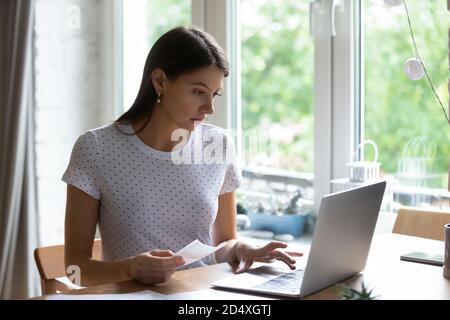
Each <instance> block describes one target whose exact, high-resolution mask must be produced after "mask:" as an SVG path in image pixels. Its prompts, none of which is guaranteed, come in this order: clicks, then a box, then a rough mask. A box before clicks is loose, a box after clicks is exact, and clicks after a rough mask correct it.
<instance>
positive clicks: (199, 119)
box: [191, 117, 206, 121]
mask: <svg viewBox="0 0 450 320" xmlns="http://www.w3.org/2000/svg"><path fill="white" fill-rule="evenodd" d="M205 119H206V117H203V118H198V119H194V118H191V120H192V121H204V120H205Z"/></svg>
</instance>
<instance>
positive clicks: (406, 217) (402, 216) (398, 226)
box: [392, 207, 450, 241]
mask: <svg viewBox="0 0 450 320" xmlns="http://www.w3.org/2000/svg"><path fill="white" fill-rule="evenodd" d="M447 223H450V211H442V210H430V209H422V208H416V207H401V208H400V210H399V211H398V215H397V219H396V220H395V224H394V229H393V230H392V232H393V233H399V234H405V235H410V236H415V237H421V238H428V239H434V240H442V241H444V239H445V233H444V225H445V224H447Z"/></svg>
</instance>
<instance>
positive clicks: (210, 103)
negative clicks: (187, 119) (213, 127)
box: [202, 99, 214, 114]
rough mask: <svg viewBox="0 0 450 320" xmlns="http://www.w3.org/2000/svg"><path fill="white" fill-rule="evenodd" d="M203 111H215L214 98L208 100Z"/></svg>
mask: <svg viewBox="0 0 450 320" xmlns="http://www.w3.org/2000/svg"><path fill="white" fill-rule="evenodd" d="M202 112H203V113H206V114H213V113H214V99H209V100H208V102H207V103H205V104H204V105H203V108H202Z"/></svg>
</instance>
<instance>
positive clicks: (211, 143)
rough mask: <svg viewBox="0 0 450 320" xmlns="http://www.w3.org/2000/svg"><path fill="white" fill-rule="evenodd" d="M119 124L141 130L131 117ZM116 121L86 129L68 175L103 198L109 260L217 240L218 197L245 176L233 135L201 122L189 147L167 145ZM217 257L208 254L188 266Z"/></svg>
mask: <svg viewBox="0 0 450 320" xmlns="http://www.w3.org/2000/svg"><path fill="white" fill-rule="evenodd" d="M117 127H119V128H120V129H121V131H123V132H125V133H133V132H134V131H133V127H132V126H131V125H130V124H117ZM117 127H116V125H114V123H111V124H108V125H106V126H103V127H100V128H97V129H92V130H89V131H87V132H85V133H84V134H82V135H81V136H80V137H79V138H78V140H77V141H76V143H75V145H74V147H73V150H72V154H71V158H70V163H69V165H68V167H67V169H66V171H65V173H64V175H63V177H62V180H63V181H65V182H66V183H68V184H71V185H73V186H75V187H77V188H79V189H81V190H82V191H84V192H86V193H87V194H89V195H90V196H92V197H93V198H95V199H99V200H100V213H99V230H100V235H101V239H102V246H103V259H104V260H107V261H111V260H118V259H123V258H126V257H130V256H135V255H138V254H140V253H142V252H145V251H149V250H154V249H162V250H165V249H169V250H172V251H173V252H177V251H178V250H180V249H181V248H182V247H184V246H185V245H187V244H189V243H190V242H191V241H193V240H195V239H199V240H200V241H201V242H202V243H205V244H208V245H212V237H211V232H212V226H213V223H214V220H215V218H216V214H217V209H218V197H219V195H221V194H224V193H227V192H232V191H234V190H235V189H237V188H238V187H239V186H240V185H241V181H242V177H241V174H240V171H239V169H238V166H237V162H236V156H235V151H234V147H233V143H232V142H231V138H230V137H229V136H228V135H227V134H226V133H225V131H224V130H223V129H220V128H218V127H215V126H212V125H207V124H199V125H198V126H197V127H196V129H195V130H194V132H193V133H192V134H191V136H190V138H189V137H186V139H185V140H184V141H187V143H185V145H184V146H181V147H180V148H179V149H178V150H177V151H174V152H163V151H159V150H156V149H154V148H151V147H150V146H148V145H147V144H145V143H144V142H143V141H142V140H141V139H140V138H139V137H138V136H136V135H125V134H123V133H121V132H120V131H119V130H118V128H117ZM177 141H179V140H177ZM175 155H176V156H177V157H175ZM180 159H181V160H180ZM213 262H214V260H213V258H212V257H207V258H205V259H203V260H202V261H199V262H197V263H195V264H191V265H190V266H188V267H194V266H201V265H205V264H210V263H213Z"/></svg>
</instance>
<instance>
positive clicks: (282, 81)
mask: <svg viewBox="0 0 450 320" xmlns="http://www.w3.org/2000/svg"><path fill="white" fill-rule="evenodd" d="M245 3H246V6H247V7H244V9H243V15H245V19H243V21H242V34H241V38H242V59H243V60H242V61H243V62H242V111H243V114H242V115H243V117H242V124H243V129H244V130H249V129H251V128H255V127H259V126H263V125H265V124H267V125H270V124H273V123H280V124H281V125H282V127H284V128H293V127H294V128H298V130H297V131H296V132H295V134H294V135H293V136H292V137H291V138H290V139H287V140H286V141H285V143H283V144H281V145H280V149H281V150H280V151H281V159H280V160H281V162H280V167H282V168H284V169H290V170H298V171H304V172H311V171H312V170H313V149H314V145H313V141H314V126H313V124H314V123H313V120H314V118H313V104H314V101H313V99H314V98H313V80H314V70H313V68H314V61H313V55H314V47H313V42H312V39H311V37H310V36H309V34H308V30H309V26H308V8H307V3H306V2H305V1H293V0H291V1H283V5H280V4H279V3H277V2H276V1H261V0H258V1H257V0H246V1H245ZM408 5H409V10H410V14H411V20H412V24H413V30H414V32H415V35H416V41H417V45H418V47H419V51H420V53H421V56H422V58H423V60H424V62H425V64H426V66H427V69H428V73H429V75H430V77H431V79H432V81H433V83H434V84H435V87H436V89H437V92H438V94H439V95H440V97H441V99H442V100H443V103H444V106H445V105H446V104H447V99H446V98H447V78H448V66H447V28H448V12H447V10H446V7H445V3H444V1H440V0H428V1H408ZM364 7H365V8H364V12H365V13H364V17H365V18H366V19H365V48H364V52H365V57H364V59H365V65H364V69H365V79H364V80H365V86H364V99H365V105H364V109H365V123H364V127H365V132H364V135H365V138H366V139H372V140H374V141H375V142H376V143H377V145H378V147H379V151H380V158H379V161H380V162H381V163H382V169H383V170H384V171H386V172H390V173H394V172H397V167H398V159H399V157H401V152H402V149H403V147H404V146H405V144H406V143H407V142H408V141H409V140H410V139H412V138H415V137H418V136H424V137H426V138H427V139H429V141H431V142H433V144H434V145H436V146H437V149H436V155H438V157H436V158H435V159H434V163H433V168H434V171H435V172H440V173H445V172H447V169H448V159H449V156H450V143H449V142H450V128H449V127H448V125H447V123H446V121H445V118H444V115H443V113H442V110H441V108H440V106H439V104H438V102H437V100H436V98H435V96H434V95H433V93H432V90H431V88H430V87H429V85H428V82H427V80H426V78H424V79H422V80H420V81H416V82H414V81H412V80H409V79H408V78H407V77H406V75H405V73H404V71H403V65H404V62H405V61H406V60H407V59H409V58H411V57H413V56H414V49H413V47H412V44H411V39H410V34H409V29H408V22H407V17H406V15H405V12H404V10H403V8H402V7H399V8H395V9H393V8H389V7H387V6H385V5H384V3H383V1H381V0H370V1H369V0H366V1H364ZM246 8H247V9H248V11H246V10H245V9H246ZM250 12H251V14H250ZM367 149H369V148H367ZM365 157H366V159H369V158H372V157H373V155H371V154H370V151H368V153H367V154H366V156H365ZM443 177H444V178H445V174H444V175H443ZM443 185H444V183H443Z"/></svg>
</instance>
